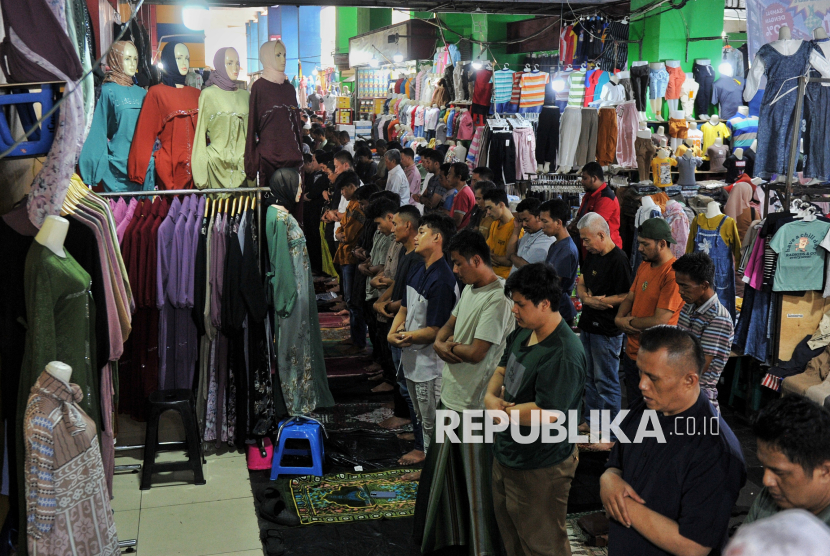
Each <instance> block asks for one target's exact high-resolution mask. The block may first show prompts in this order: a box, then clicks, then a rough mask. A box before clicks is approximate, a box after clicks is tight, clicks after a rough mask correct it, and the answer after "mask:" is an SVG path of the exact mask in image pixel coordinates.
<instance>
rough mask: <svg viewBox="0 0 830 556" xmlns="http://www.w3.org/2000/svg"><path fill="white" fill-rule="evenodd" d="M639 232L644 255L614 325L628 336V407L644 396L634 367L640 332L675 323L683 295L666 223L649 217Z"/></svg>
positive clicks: (625, 359) (624, 364)
mask: <svg viewBox="0 0 830 556" xmlns="http://www.w3.org/2000/svg"><path fill="white" fill-rule="evenodd" d="M638 232H639V236H638V238H637V243H638V246H637V249H638V250H639V251H640V254H641V255H642V256H643V263H642V264H641V265H640V267H639V268H638V269H637V275H636V276H635V277H634V282H633V283H632V284H631V289H630V290H629V291H628V296H627V297H626V298H625V299H624V300H623V302H622V303H621V304H620V309H619V311H618V312H617V318H616V319H614V324H616V325H617V328H619V329H620V330H622V331H623V332H625V334H626V336H627V338H628V340H627V342H626V346H625V357H623V358H622V369H623V371H624V372H625V389H626V393H627V399H628V407H631V406H632V405H633V404H634V402H636V401H638V400H641V399H642V398H643V395H642V393H640V388H639V383H640V375H639V371H638V370H637V351H638V350H639V349H640V332H642V331H643V330H645V329H647V328H651V327H652V326H657V325H660V324H673V325H675V324H677V320H678V319H679V318H680V310H681V309H682V308H683V298H681V297H680V289H679V288H678V286H677V283H676V282H675V279H674V269H673V268H672V263H674V261H675V258H674V256H673V255H672V253H671V250H670V249H669V244H671V243H676V242H675V241H674V239H673V238H672V235H671V228H670V227H669V224H668V223H667V222H666V221H665V220H663V219H662V218H651V219H649V220H646V221H645V222H643V224H642V225H641V226H640V229H639V230H638Z"/></svg>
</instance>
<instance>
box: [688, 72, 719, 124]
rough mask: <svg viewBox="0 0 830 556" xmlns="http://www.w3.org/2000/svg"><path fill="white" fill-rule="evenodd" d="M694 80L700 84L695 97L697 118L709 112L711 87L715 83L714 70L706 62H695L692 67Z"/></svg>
mask: <svg viewBox="0 0 830 556" xmlns="http://www.w3.org/2000/svg"><path fill="white" fill-rule="evenodd" d="M692 74H694V76H695V81H697V84H698V85H700V88H699V89H698V90H697V97H696V98H695V111H696V112H697V117H698V118H706V116H707V115H708V114H709V106H710V105H711V104H712V89H713V85H714V83H715V72H714V70H713V69H712V66H710V65H709V64H706V65H705V66H703V65H701V64H695V65H694V67H693V68H692Z"/></svg>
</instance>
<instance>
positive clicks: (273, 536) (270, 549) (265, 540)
mask: <svg viewBox="0 0 830 556" xmlns="http://www.w3.org/2000/svg"><path fill="white" fill-rule="evenodd" d="M259 540H261V541H262V546H263V548H265V554H266V556H282V555H283V554H285V545H284V544H282V535H280V534H279V532H277V531H275V530H273V529H266V530H265V531H263V532H262V533H261V534H260V536H259Z"/></svg>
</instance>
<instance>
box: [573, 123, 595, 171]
mask: <svg viewBox="0 0 830 556" xmlns="http://www.w3.org/2000/svg"><path fill="white" fill-rule="evenodd" d="M597 127H598V123H597V109H596V108H583V109H582V130H581V131H580V132H579V144H578V145H577V147H576V156H575V157H574V166H579V167H580V168H581V167H582V166H585V165H586V164H587V163H589V162H594V161H595V160H596V154H597Z"/></svg>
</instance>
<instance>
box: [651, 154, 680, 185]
mask: <svg viewBox="0 0 830 556" xmlns="http://www.w3.org/2000/svg"><path fill="white" fill-rule="evenodd" d="M672 166H677V161H676V160H675V159H673V158H654V160H652V161H651V181H653V182H654V185H656V186H657V187H668V186H670V185H671V184H672V179H671V168H672Z"/></svg>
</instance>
